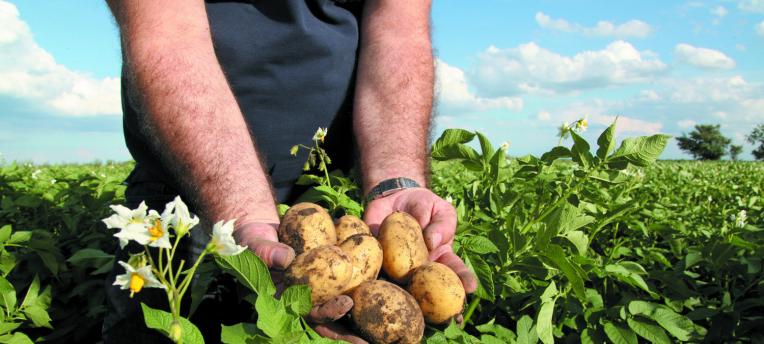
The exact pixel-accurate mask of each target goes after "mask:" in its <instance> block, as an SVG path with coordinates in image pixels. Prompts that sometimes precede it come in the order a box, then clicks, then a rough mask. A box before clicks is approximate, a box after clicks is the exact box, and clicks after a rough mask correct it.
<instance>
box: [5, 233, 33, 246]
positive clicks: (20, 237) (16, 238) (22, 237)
mask: <svg viewBox="0 0 764 344" xmlns="http://www.w3.org/2000/svg"><path fill="white" fill-rule="evenodd" d="M31 238H32V232H31V231H17V232H14V233H13V234H12V235H11V238H10V240H8V242H6V243H5V244H6V245H7V244H20V243H24V242H27V241H29V239H31Z"/></svg>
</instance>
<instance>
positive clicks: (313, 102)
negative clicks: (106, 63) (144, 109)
mask: <svg viewBox="0 0 764 344" xmlns="http://www.w3.org/2000/svg"><path fill="white" fill-rule="evenodd" d="M358 12H359V5H358V4H356V3H335V2H332V1H329V0H309V1H304V0H303V1H299V0H279V1H268V0H265V1H249V2H231V1H208V3H207V13H208V16H209V21H210V29H211V31H212V37H213V41H214V46H215V52H216V54H217V58H218V60H219V62H220V64H221V66H222V68H223V71H224V73H225V75H226V78H227V79H228V82H229V84H230V85H231V89H232V90H233V93H234V96H235V97H236V100H237V101H238V103H239V106H240V108H241V110H242V113H243V115H244V118H245V119H246V122H247V125H248V126H249V129H250V131H251V133H252V136H253V138H254V140H255V142H256V144H257V146H258V149H259V152H260V154H261V155H262V158H263V159H264V160H265V164H266V166H265V168H266V170H267V172H268V173H269V174H270V176H271V178H272V183H273V186H274V188H275V191H276V196H277V198H278V199H277V201H279V202H282V203H283V202H287V201H289V200H291V199H294V197H295V196H296V195H295V189H294V186H293V184H294V181H295V180H296V179H297V178H298V176H299V175H300V173H301V172H302V166H303V163H304V161H305V159H306V155H305V154H306V153H305V152H304V151H302V152H300V154H298V156H297V157H293V156H291V155H289V148H290V147H291V146H293V145H295V144H298V143H302V144H306V145H309V144H310V143H311V138H312V137H313V133H314V132H315V131H316V129H317V128H318V127H328V128H329V135H328V141H327V142H326V143H325V146H326V147H325V148H326V149H327V151H328V153H329V155H330V156H331V157H332V160H333V165H332V166H331V168H342V169H347V167H348V166H349V165H351V164H352V155H353V147H354V143H353V139H352V133H351V128H352V120H351V112H352V109H351V105H352V93H353V81H354V71H355V66H356V58H357V48H358V27H359V25H358ZM128 75H129V73H123V87H122V90H123V91H122V92H123V96H122V99H123V111H124V133H125V141H126V143H127V147H128V149H129V151H130V154H131V155H132V156H133V158H134V159H135V161H136V167H135V169H134V171H133V172H132V173H131V175H130V176H129V177H128V180H127V183H128V185H129V186H128V189H130V185H136V184H140V183H145V182H148V183H163V184H164V185H166V186H167V187H168V188H169V189H170V190H172V191H177V190H180V188H179V187H178V183H177V182H176V181H175V180H174V178H172V177H171V174H170V172H169V169H168V168H167V167H166V166H163V165H162V163H161V161H160V159H159V157H158V154H156V153H155V152H154V151H153V149H152V148H151V147H150V145H149V142H150V141H149V139H147V138H146V137H145V136H144V133H143V132H142V131H141V129H140V128H141V124H140V119H141V118H142V117H143V116H142V114H141V113H140V111H139V110H138V109H139V107H138V106H136V105H135V104H134V103H133V102H132V101H131V100H130V98H129V97H128V96H127V95H126V89H127V87H126V82H127V81H126V80H125V79H124V78H125V77H127V76H128ZM219 139H220V140H225V139H226V138H224V137H221V138H219ZM128 191H129V190H128ZM147 196H149V195H147Z"/></svg>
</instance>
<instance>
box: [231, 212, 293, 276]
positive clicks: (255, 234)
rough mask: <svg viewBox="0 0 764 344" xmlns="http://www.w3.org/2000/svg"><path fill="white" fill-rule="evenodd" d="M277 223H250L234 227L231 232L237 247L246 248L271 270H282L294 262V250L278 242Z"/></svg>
mask: <svg viewBox="0 0 764 344" xmlns="http://www.w3.org/2000/svg"><path fill="white" fill-rule="evenodd" d="M278 227H279V225H278V224H277V223H262V222H250V223H244V224H240V225H237V226H236V230H235V231H234V232H233V234H234V237H235V238H236V241H237V242H238V243H239V245H242V246H247V247H249V249H250V250H251V251H252V252H254V253H255V254H256V255H257V256H258V257H260V259H262V260H263V262H265V264H266V265H268V268H270V269H273V270H284V269H286V268H287V267H288V266H289V264H291V263H292V260H294V257H295V253H294V249H292V248H291V247H289V246H288V245H285V244H282V243H280V242H279V239H278V235H277V234H276V230H277V229H278Z"/></svg>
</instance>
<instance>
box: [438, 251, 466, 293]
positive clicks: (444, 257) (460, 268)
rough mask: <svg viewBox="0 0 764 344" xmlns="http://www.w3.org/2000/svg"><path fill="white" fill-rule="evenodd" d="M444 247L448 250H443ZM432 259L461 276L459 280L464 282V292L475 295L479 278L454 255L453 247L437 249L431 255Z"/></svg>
mask: <svg viewBox="0 0 764 344" xmlns="http://www.w3.org/2000/svg"><path fill="white" fill-rule="evenodd" d="M443 247H446V249H443ZM430 259H431V260H432V261H435V262H438V263H441V264H444V265H446V266H448V267H449V268H451V270H453V271H454V272H455V273H456V275H457V276H459V279H460V280H461V281H462V286H463V287H464V291H466V292H467V293H474V292H475V290H477V278H476V277H475V275H474V274H473V273H472V271H470V269H469V268H467V265H465V264H464V262H463V261H462V259H461V258H459V256H457V255H456V254H454V252H453V251H452V250H451V247H449V246H441V247H439V248H437V249H436V250H435V251H433V252H432V253H431V254H430Z"/></svg>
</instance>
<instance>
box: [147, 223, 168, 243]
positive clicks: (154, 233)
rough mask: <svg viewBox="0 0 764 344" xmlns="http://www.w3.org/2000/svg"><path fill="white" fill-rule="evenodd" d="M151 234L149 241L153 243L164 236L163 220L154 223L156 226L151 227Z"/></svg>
mask: <svg viewBox="0 0 764 344" xmlns="http://www.w3.org/2000/svg"><path fill="white" fill-rule="evenodd" d="M149 234H150V235H151V237H150V238H149V240H151V241H157V239H159V238H161V237H162V235H163V234H164V229H162V221H161V220H156V221H155V222H154V225H153V226H151V227H149Z"/></svg>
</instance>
